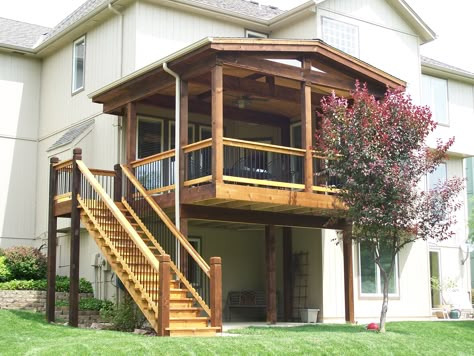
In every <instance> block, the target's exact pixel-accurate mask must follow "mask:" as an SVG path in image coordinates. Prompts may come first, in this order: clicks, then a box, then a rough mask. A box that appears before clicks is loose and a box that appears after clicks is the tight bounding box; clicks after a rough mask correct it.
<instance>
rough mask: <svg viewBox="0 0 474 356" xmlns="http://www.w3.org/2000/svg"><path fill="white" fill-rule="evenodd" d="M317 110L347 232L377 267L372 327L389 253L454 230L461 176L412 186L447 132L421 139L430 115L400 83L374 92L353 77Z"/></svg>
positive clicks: (321, 144) (429, 127)
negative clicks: (349, 87)
mask: <svg viewBox="0 0 474 356" xmlns="http://www.w3.org/2000/svg"><path fill="white" fill-rule="evenodd" d="M319 116H320V119H321V124H320V127H319V129H318V130H316V142H317V146H316V149H317V150H320V151H322V152H324V153H325V154H326V155H328V159H329V160H330V165H328V167H327V173H329V175H332V176H335V177H336V178H338V180H339V181H341V182H342V183H341V190H340V192H339V193H338V195H337V197H338V199H339V200H340V202H342V203H343V204H344V205H345V206H346V208H347V211H346V217H347V218H348V219H349V220H351V221H352V222H353V231H352V239H353V240H355V241H356V242H359V243H364V244H365V245H366V246H368V247H369V248H370V249H371V250H372V255H373V256H374V262H375V263H376V264H377V266H378V267H379V269H380V275H381V278H382V282H383V303H382V310H381V313H380V331H381V332H385V320H386V314H387V307H388V291H389V281H390V279H391V277H392V275H393V272H394V266H395V260H396V256H397V254H398V253H399V252H400V250H401V249H402V248H403V247H404V246H406V245H408V244H410V243H412V242H415V241H417V240H428V239H433V240H436V241H440V240H445V239H448V238H450V237H452V236H453V235H454V232H453V231H452V230H451V226H452V225H453V224H455V223H456V220H455V215H454V213H455V211H457V210H458V209H460V207H461V204H460V202H459V201H458V199H457V197H458V194H459V193H460V192H461V190H462V189H463V180H462V179H460V178H453V179H450V180H448V181H446V182H438V184H437V185H436V186H435V188H434V189H432V190H430V191H423V190H422V189H420V182H421V181H422V180H423V178H424V177H425V175H426V174H428V173H431V172H433V171H434V170H435V169H436V167H437V166H438V165H439V164H440V163H441V162H442V161H443V160H445V159H446V158H447V157H446V152H447V150H448V149H449V147H450V146H451V145H452V144H453V142H454V139H450V140H448V141H447V142H446V143H442V142H441V141H438V142H437V147H435V148H433V149H430V148H428V147H427V145H426V144H425V139H426V137H427V136H428V135H429V134H430V133H431V132H432V131H433V130H434V129H435V128H436V123H435V122H434V121H432V120H431V113H430V110H429V109H428V108H427V107H420V106H416V105H414V104H413V103H412V101H411V99H410V98H409V97H408V96H406V95H405V94H404V93H403V91H402V89H388V90H387V92H386V94H385V96H384V98H383V99H382V100H377V99H375V98H374V97H373V96H372V95H370V94H369V92H368V89H367V87H366V86H365V85H364V86H361V85H360V84H359V83H358V82H357V83H356V86H355V90H354V91H353V92H352V93H351V99H350V100H348V99H345V98H341V97H337V96H336V95H335V94H334V93H333V95H332V96H328V97H326V98H324V99H323V100H322V101H321V113H320V114H319ZM381 251H383V252H384V256H383V259H381ZM386 254H388V256H389V257H387V255H386Z"/></svg>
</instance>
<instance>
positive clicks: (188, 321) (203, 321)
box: [170, 316, 209, 329]
mask: <svg viewBox="0 0 474 356" xmlns="http://www.w3.org/2000/svg"><path fill="white" fill-rule="evenodd" d="M208 324H209V318H207V317H205V316H198V317H195V318H170V328H191V329H192V328H207V326H208Z"/></svg>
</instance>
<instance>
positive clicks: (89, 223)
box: [78, 197, 158, 332]
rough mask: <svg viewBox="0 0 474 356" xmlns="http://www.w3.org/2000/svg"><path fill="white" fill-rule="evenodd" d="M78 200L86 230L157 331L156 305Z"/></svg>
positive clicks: (92, 216) (91, 215) (85, 207)
mask: <svg viewBox="0 0 474 356" xmlns="http://www.w3.org/2000/svg"><path fill="white" fill-rule="evenodd" d="M78 201H79V204H80V207H81V209H82V210H83V212H84V213H85V214H84V213H83V214H81V221H82V222H83V224H84V226H85V227H86V229H87V231H88V232H89V234H90V235H91V236H92V237H93V239H94V240H95V242H96V243H97V246H98V247H99V248H100V250H101V252H102V254H103V255H104V256H105V258H106V259H107V262H109V264H110V266H111V267H112V269H113V270H114V272H115V273H116V274H117V276H118V277H119V278H120V280H121V281H122V284H123V285H124V286H125V288H126V289H127V291H128V292H129V294H130V296H131V297H132V299H133V300H134V301H135V303H136V304H137V305H138V307H139V308H140V310H141V311H142V312H143V315H144V316H145V317H146V319H147V320H148V322H149V323H150V325H151V326H152V327H153V329H154V330H155V331H156V332H157V331H158V323H157V320H158V306H157V305H156V303H155V302H153V300H152V299H151V298H150V296H149V295H148V293H146V291H145V290H144V289H143V287H142V286H141V283H140V281H139V280H138V279H137V278H136V277H135V275H134V274H133V272H132V271H131V270H130V268H129V266H128V265H127V263H126V262H125V260H124V259H123V258H122V256H121V255H120V253H119V252H118V251H117V249H116V248H115V247H114V245H113V243H112V242H111V241H110V239H109V238H108V237H107V234H106V233H105V231H103V229H102V228H101V227H100V224H98V223H97V221H96V219H95V217H94V215H93V214H92V212H91V211H90V209H89V208H88V207H87V206H86V205H85V204H84V202H83V201H82V200H81V199H80V198H79V197H78Z"/></svg>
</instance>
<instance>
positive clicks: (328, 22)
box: [321, 17, 359, 57]
mask: <svg viewBox="0 0 474 356" xmlns="http://www.w3.org/2000/svg"><path fill="white" fill-rule="evenodd" d="M321 28H322V38H323V40H324V41H325V42H327V43H328V44H330V45H331V46H334V47H336V48H337V49H340V50H341V51H344V52H346V53H348V54H350V55H351V56H354V57H359V28H358V27H357V26H354V25H350V24H348V23H345V22H341V21H336V20H333V19H330V18H328V17H322V18H321Z"/></svg>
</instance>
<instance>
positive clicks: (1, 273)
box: [0, 256, 12, 282]
mask: <svg viewBox="0 0 474 356" xmlns="http://www.w3.org/2000/svg"><path fill="white" fill-rule="evenodd" d="M11 278H12V274H11V272H10V269H9V268H8V266H7V265H6V263H5V256H0V282H6V281H9V280H10V279H11Z"/></svg>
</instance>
